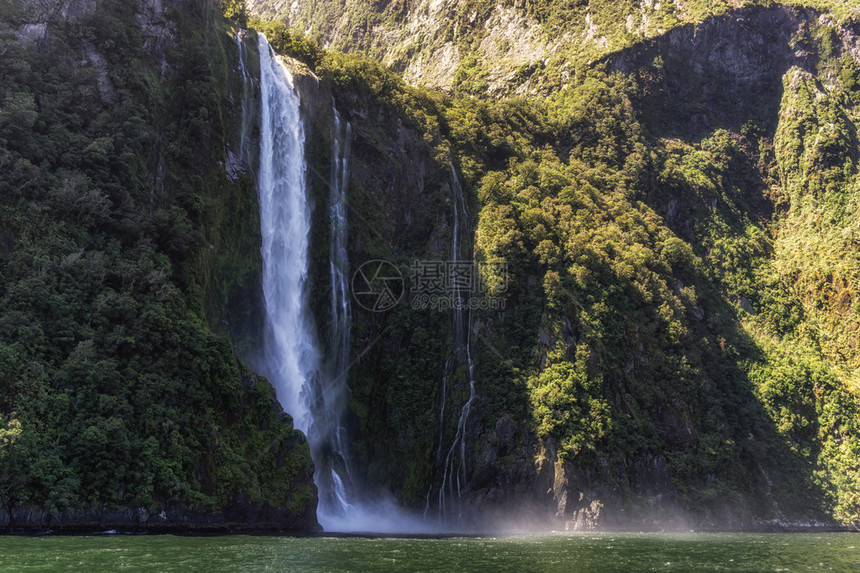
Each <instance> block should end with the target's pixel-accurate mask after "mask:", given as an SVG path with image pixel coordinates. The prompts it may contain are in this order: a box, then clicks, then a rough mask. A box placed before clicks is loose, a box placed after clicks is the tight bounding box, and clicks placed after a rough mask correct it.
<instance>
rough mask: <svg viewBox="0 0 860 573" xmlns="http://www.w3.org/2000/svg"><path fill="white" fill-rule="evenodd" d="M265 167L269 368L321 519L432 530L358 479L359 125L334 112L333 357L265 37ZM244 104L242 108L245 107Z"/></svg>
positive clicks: (297, 123)
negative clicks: (355, 177)
mask: <svg viewBox="0 0 860 573" xmlns="http://www.w3.org/2000/svg"><path fill="white" fill-rule="evenodd" d="M258 42H259V51H260V96H261V105H260V166H259V170H258V177H257V182H258V193H259V202H260V224H261V230H262V236H263V248H262V258H263V295H264V300H265V305H266V315H267V316H266V332H265V335H264V354H265V356H264V357H263V360H262V362H263V363H262V365H261V367H260V369H261V371H262V372H261V373H262V374H264V375H266V376H267V377H268V378H269V380H270V382H271V383H272V384H273V385H274V387H275V389H276V391H277V395H278V400H279V401H280V402H281V406H283V408H284V410H285V411H287V412H288V413H290V414H292V416H293V419H294V420H295V426H296V428H298V429H300V430H302V431H304V432H305V433H306V434H307V436H308V442H309V443H310V447H311V456H312V458H313V460H314V466H315V472H314V482H315V483H316V485H317V488H318V491H319V506H318V508H317V515H318V518H319V520H320V523H321V525H322V526H323V527H324V528H325V529H326V530H327V531H364V532H379V533H419V532H426V531H427V526H426V524H425V523H424V522H423V521H421V520H419V519H417V518H414V517H412V516H409V515H406V514H404V513H403V511H402V510H401V509H400V508H399V507H398V506H397V503H396V501H395V500H394V499H393V497H392V496H391V495H390V494H387V493H386V492H384V491H375V492H373V493H368V492H365V491H361V490H359V487H358V486H357V485H356V484H355V483H354V480H353V479H352V477H351V475H350V474H351V472H350V470H349V467H350V456H349V440H348V436H347V435H346V430H345V429H344V427H343V417H344V414H345V412H346V407H347V398H348V385H347V371H348V368H349V358H350V324H351V308H350V294H349V292H348V282H347V281H348V278H349V277H348V275H349V261H348V259H347V249H346V245H347V201H346V191H347V179H348V177H347V176H348V162H349V147H350V138H351V128H350V126H349V124H348V123H346V122H343V121H342V120H341V118H340V116H339V114H338V113H337V111H336V110H335V111H334V134H333V138H332V141H333V148H332V171H331V175H330V185H331V190H330V196H329V199H330V221H331V251H330V270H331V290H332V292H331V297H332V303H331V329H330V332H329V343H328V345H327V348H328V353H327V359H326V360H322V357H321V355H320V352H319V351H318V345H317V339H316V336H315V332H316V329H315V328H314V324H313V318H312V315H311V310H310V308H309V305H308V296H307V288H308V237H309V233H310V225H311V218H310V205H309V204H308V200H307V181H306V164H305V156H304V151H305V150H304V146H305V136H304V129H303V124H302V118H301V115H300V103H301V102H300V99H299V96H298V94H297V93H296V90H295V88H294V86H293V80H292V76H291V75H290V73H289V71H288V70H287V69H286V68H285V67H284V65H283V64H282V63H281V61H280V60H279V59H278V58H277V57H276V56H275V54H274V52H273V51H272V49H271V47H270V46H269V43H268V42H267V41H266V38H265V37H264V36H263V35H262V34H259V38H258ZM243 109H244V107H243Z"/></svg>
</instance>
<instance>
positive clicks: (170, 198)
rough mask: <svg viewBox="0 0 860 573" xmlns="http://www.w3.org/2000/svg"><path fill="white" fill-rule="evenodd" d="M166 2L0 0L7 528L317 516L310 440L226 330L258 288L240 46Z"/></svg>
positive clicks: (2, 428)
mask: <svg viewBox="0 0 860 573" xmlns="http://www.w3.org/2000/svg"><path fill="white" fill-rule="evenodd" d="M160 6H161V5H160V3H159V4H158V5H157V6H156V5H152V4H151V3H145V2H141V3H135V2H64V3H57V2H54V3H51V2H31V1H23V0H18V1H13V2H4V3H3V4H2V6H0V54H2V56H0V198H2V202H0V243H2V250H0V517H2V519H0V526H3V527H5V526H7V525H11V526H12V527H16V526H17V527H22V526H23V527H26V526H28V525H30V526H34V527H40V526H49V525H52V526H53V527H54V528H62V527H74V526H75V523H78V524H79V525H81V526H83V527H98V523H99V522H100V520H101V521H102V522H105V521H107V522H108V523H115V522H119V523H124V522H125V523H126V524H127V522H130V521H131V522H140V526H141V527H145V526H147V522H148V524H149V525H150V526H165V527H166V526H169V525H170V524H172V523H175V524H179V525H183V524H185V525H187V524H188V523H189V522H194V521H200V522H210V523H211V524H215V525H217V522H219V521H221V522H230V523H233V525H234V526H238V527H242V526H247V527H255V526H257V527H289V528H300V529H311V528H314V527H316V520H315V517H314V516H315V503H316V494H315V488H314V486H313V483H312V482H311V475H312V466H311V462H310V457H309V454H308V447H307V442H306V441H305V439H304V437H303V436H302V435H301V434H300V433H298V432H295V431H294V430H293V428H292V422H291V420H290V419H289V417H288V416H285V415H284V414H283V412H282V410H281V409H280V407H279V405H278V404H277V402H276V401H275V398H274V393H273V391H272V388H271V386H269V384H268V383H267V382H266V381H265V380H263V379H260V378H258V377H257V376H256V375H255V374H253V373H252V372H251V371H250V370H249V369H248V368H247V367H246V366H244V364H243V363H242V362H241V361H240V360H239V359H238V358H237V356H236V354H235V353H234V350H233V348H232V346H231V343H230V341H229V339H228V338H227V337H226V336H225V334H226V331H227V328H226V327H225V326H224V325H225V324H227V323H228V318H230V319H231V320H235V321H239V319H241V318H242V317H243V316H244V315H251V314H252V313H253V308H252V306H253V305H248V304H243V303H242V302H241V301H242V300H248V299H249V298H250V299H253V298H254V297H253V296H251V297H249V296H248V295H247V294H246V293H248V292H251V293H253V292H255V291H256V290H258V289H259V279H258V276H259V268H258V266H255V264H254V261H256V253H257V252H258V251H259V240H260V239H259V216H258V211H257V205H256V200H255V195H254V182H253V180H252V179H251V178H250V177H249V176H248V175H246V174H234V176H233V177H232V178H231V177H228V174H227V173H226V172H225V168H224V150H225V147H226V146H228V145H232V143H233V142H232V138H233V135H232V134H235V133H236V131H237V127H236V125H234V124H233V122H234V120H233V118H232V116H231V114H230V112H229V109H230V107H231V106H232V101H234V96H233V95H232V94H231V90H235V89H237V85H236V79H235V78H234V77H233V75H232V73H231V70H232V67H233V63H232V62H233V61H234V60H235V57H236V54H235V45H234V43H233V40H232V39H231V38H230V37H229V36H228V35H227V34H226V32H227V31H228V30H227V28H226V23H225V21H224V20H223V18H222V15H221V13H220V11H219V10H218V7H217V6H216V4H215V3H213V2H206V1H192V0H189V1H186V2H178V3H174V5H172V7H170V8H165V9H164V11H162V10H161V8H160ZM249 253H250V255H249ZM227 309H229V311H228V310H227ZM228 314H229V315H230V316H229V317H228ZM233 317H235V318H233ZM129 508H130V510H131V511H129ZM138 508H140V509H138ZM129 515H131V518H130V517H129ZM10 518H11V523H10Z"/></svg>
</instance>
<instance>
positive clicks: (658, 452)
mask: <svg viewBox="0 0 860 573" xmlns="http://www.w3.org/2000/svg"><path fill="white" fill-rule="evenodd" d="M705 4H707V5H708V6H710V7H711V8H709V9H708V10H707V11H706V12H703V13H701V14H699V13H695V14H693V12H690V14H693V16H694V17H692V16H691V18H692V21H700V20H701V19H703V18H704V17H705V16H708V15H711V14H723V13H726V14H727V15H725V16H723V17H719V18H712V19H710V20H708V21H707V22H705V23H703V24H702V26H701V27H700V29H699V30H698V33H696V32H695V31H693V30H692V29H686V28H683V27H680V28H678V29H677V30H673V31H671V32H669V33H668V34H667V35H666V36H665V37H661V38H657V39H655V40H654V41H653V42H644V43H642V44H638V43H636V38H627V39H624V38H623V37H622V35H620V34H619V35H618V36H617V37H618V38H621V39H622V40H623V41H620V42H619V43H611V44H610V47H614V48H619V47H623V46H627V47H628V48H627V49H625V50H622V51H621V52H618V53H616V54H613V55H610V56H608V57H606V58H605V61H603V63H600V64H588V63H587V61H583V60H579V59H578V60H573V61H570V65H571V66H573V67H574V68H576V70H577V71H576V73H575V74H566V72H564V70H563V69H562V68H561V67H560V66H561V64H562V62H555V63H552V62H550V63H549V64H546V65H545V66H542V67H540V70H541V73H542V74H544V76H545V77H547V78H550V77H556V78H561V77H562V75H564V74H566V75H565V76H564V77H565V79H564V80H563V81H558V82H556V83H554V84H553V85H555V86H556V88H555V89H553V90H551V92H550V93H549V94H548V95H547V96H545V97H514V98H505V99H488V98H482V97H475V95H479V94H481V93H483V92H484V91H486V86H485V85H484V86H482V85H481V83H480V80H481V78H480V73H479V72H480V71H481V64H480V63H479V62H478V60H471V63H469V62H468V61H466V60H464V61H465V62H466V65H468V66H472V68H470V69H469V70H468V71H467V72H466V73H462V74H460V75H455V82H454V84H455V85H454V89H453V90H452V93H451V94H450V95H443V94H441V93H438V92H434V91H429V90H427V89H424V88H420V87H409V86H407V85H406V84H405V83H404V82H403V81H402V80H400V79H399V78H398V77H397V76H395V75H394V74H392V73H391V72H388V71H386V70H385V69H384V68H383V67H382V66H381V65H380V64H379V63H377V62H373V61H371V60H369V59H367V58H366V57H363V56H357V55H342V54H337V53H334V52H324V53H323V54H322V55H319V54H317V53H316V52H314V60H313V62H308V63H309V64H312V65H313V66H314V67H315V69H316V71H317V73H318V75H319V76H320V78H321V79H322V81H323V82H324V83H326V84H328V85H330V86H331V89H332V92H333V93H334V95H335V98H336V101H337V105H338V107H339V109H340V110H341V112H342V113H344V114H346V115H347V117H348V118H349V119H350V120H351V121H352V123H353V128H354V130H355V141H354V151H353V158H352V160H351V161H352V163H351V165H352V166H351V170H352V175H351V187H350V202H351V213H352V216H353V217H355V218H358V219H359V220H360V222H357V223H352V226H351V229H350V234H351V236H352V237H353V238H354V240H353V241H352V244H353V247H352V252H351V253H350V257H351V260H352V261H354V263H353V264H360V263H361V262H362V261H364V260H368V259H374V258H383V259H387V260H392V261H393V262H395V263H396V264H398V265H400V268H401V270H402V271H403V274H404V276H408V275H409V264H410V262H411V261H412V260H415V259H425V260H426V259H433V258H436V259H446V258H447V256H448V253H447V245H448V244H449V243H448V241H449V236H450V235H449V234H450V224H451V219H450V217H451V215H450V212H451V208H452V205H451V203H450V201H451V199H450V192H451V191H450V186H451V184H452V182H451V180H450V174H449V172H448V163H449V162H453V163H454V165H455V167H456V168H457V171H458V172H459V173H460V175H461V176H462V179H463V182H464V184H465V187H466V188H467V189H468V191H469V193H470V195H471V197H472V199H471V201H472V209H471V210H472V212H473V213H474V215H473V221H472V223H473V225H474V249H475V258H476V260H477V261H496V260H504V261H506V262H507V265H508V272H509V275H510V276H509V277H508V280H507V281H506V289H504V290H503V291H500V292H492V286H491V292H490V293H489V294H495V295H498V296H502V297H504V298H505V300H506V306H505V309H504V311H499V310H479V311H476V312H475V313H474V314H473V333H474V336H473V348H474V353H475V356H476V360H477V371H478V388H479V400H478V403H477V404H476V406H475V407H474V408H473V409H472V414H471V418H470V421H469V431H470V436H471V438H470V441H469V451H468V453H467V460H468V461H467V467H468V468H469V478H468V486H467V487H466V491H467V492H468V493H467V494H466V498H465V499H466V500H467V503H471V504H473V506H472V507H473V508H477V509H478V510H479V511H480V510H482V509H486V508H487V505H492V504H493V503H499V502H498V501H496V502H493V501H491V500H492V499H496V500H498V499H499V497H498V496H499V494H498V492H500V491H501V492H504V495H505V499H507V500H509V501H512V500H517V501H523V502H526V503H531V504H532V505H533V506H534V505H540V504H545V505H546V506H552V509H551V510H549V511H551V512H552V513H555V512H556V510H557V511H558V513H556V517H561V518H563V519H565V518H566V519H572V518H573V516H574V514H576V513H577V512H579V511H580V510H586V509H587V508H588V507H589V506H590V504H592V502H594V501H598V502H600V503H602V504H607V505H608V506H611V507H608V508H607V509H611V510H613V511H615V515H616V516H618V515H621V514H619V512H624V511H627V512H629V513H627V515H631V516H632V515H636V511H637V510H638V511H639V512H640V513H639V514H638V515H640V516H642V515H645V516H646V519H649V518H648V517H647V516H648V515H649V512H650V515H651V517H650V519H659V516H660V515H667V514H665V513H661V512H662V511H663V510H662V509H661V508H660V507H659V506H660V503H665V502H666V500H667V499H671V500H673V502H672V503H678V504H679V505H680V507H681V508H683V509H684V510H685V511H686V512H687V513H688V514H692V515H694V516H697V517H698V518H700V519H701V520H702V522H703V523H715V522H717V521H718V520H720V519H722V520H724V521H723V522H724V523H736V524H742V523H746V524H750V523H754V522H756V521H757V520H763V519H765V520H766V519H784V518H788V519H798V518H820V517H822V516H831V517H833V518H835V519H836V520H837V521H839V522H842V523H857V522H858V520H860V427H858V426H860V384H858V379H857V372H858V371H860V370H858V368H860V364H858V360H860V342H858V336H860V317H858V315H857V312H858V311H857V304H856V302H855V300H856V288H857V286H856V285H857V273H858V270H857V269H858V268H860V267H858V264H860V258H858V256H859V255H858V252H860V249H858V246H860V245H858V240H857V231H856V229H857V223H858V197H860V193H858V188H857V181H858V173H857V165H856V162H857V160H858V155H860V153H858V142H857V139H856V127H855V125H856V123H855V122H856V121H857V118H858V117H860V116H858V112H860V107H858V105H860V99H858V95H857V94H858V87H857V86H858V72H857V65H858V64H857V63H856V61H855V60H854V59H853V58H854V55H853V54H854V52H852V51H851V50H852V46H853V44H852V42H853V41H854V40H852V38H856V35H854V33H853V32H852V30H853V29H854V26H855V24H854V23H853V20H852V19H851V18H853V16H852V15H851V14H852V13H851V12H850V10H849V8H850V6H849V4H848V3H845V4H839V5H838V6H835V7H834V9H835V11H834V13H833V15H832V16H830V17H822V18H819V15H818V14H816V13H814V12H807V11H804V10H795V9H792V8H784V7H781V6H778V5H772V4H770V3H768V5H767V6H766V7H763V8H751V9H748V10H747V11H740V12H737V13H736V14H735V13H729V12H728V5H727V4H726V5H722V4H720V3H695V2H690V3H685V5H687V6H688V8H689V10H692V9H693V8H695V7H696V6H705ZM797 4H802V3H797ZM333 5H334V4H331V5H329V4H325V6H333ZM616 5H617V3H616ZM805 5H809V3H805ZM617 6H619V8H618V9H620V6H621V5H617ZM599 7H604V8H606V9H607V10H609V9H610V8H609V3H605V4H603V3H594V2H592V3H591V8H590V9H592V10H594V11H595V13H597V12H596V10H597V9H598V8H599ZM819 7H823V8H827V7H830V4H828V5H827V6H819ZM367 9H368V10H370V8H367ZM535 9H538V8H535ZM655 9H656V8H655ZM662 10H664V11H665V10H671V5H670V7H669V8H665V7H664V8H662ZM538 11H539V10H538ZM300 13H301V12H300ZM547 13H548V14H549V12H547ZM601 17H602V16H601ZM668 17H669V16H668V15H667V18H668ZM595 18H598V16H595ZM613 18H614V17H613ZM479 20H480V19H479ZM740 20H743V21H744V22H743V23H740ZM612 21H613V22H617V21H618V19H617V18H614V19H613V20H612ZM559 22H560V20H559ZM622 22H623V20H622ZM551 24H552V22H551V21H549V20H548V25H551ZM559 25H561V24H559ZM674 25H675V24H672V23H668V24H666V26H667V27H670V26H674ZM762 43H765V44H766V45H768V46H769V47H770V48H769V49H768V50H767V51H766V52H765V55H763V56H761V57H759V54H761V47H760V46H761V45H762ZM728 44H731V47H730V48H731V49H729V47H727V46H728ZM687 46H690V47H687ZM472 48H474V45H473V46H472ZM685 50H688V51H685ZM697 50H698V51H697ZM288 51H289V50H288ZM371 53H372V54H373V53H374V52H373V51H371ZM715 54H716V55H715ZM291 55H294V56H296V57H299V58H302V57H303V56H302V53H301V51H295V50H294V51H293V52H291ZM376 55H377V56H379V54H376ZM586 60H587V58H586ZM306 61H307V59H306ZM457 78H459V79H457ZM518 81H523V82H525V81H527V78H526V77H521V78H519V79H518ZM547 85H549V84H547ZM470 86H471V87H470ZM515 87H516V86H515ZM404 133H408V134H410V135H408V136H405V135H404ZM404 137H407V139H404ZM408 138H413V139H408ZM420 140H423V141H420ZM405 142H406V143H405ZM398 149H399V150H401V151H403V152H404V153H406V156H405V157H404V156H399V155H397V153H398ZM416 155H417V156H419V157H420V158H421V159H420V161H419V162H418V163H416ZM380 160H381V162H380ZM404 162H408V164H406V165H404ZM379 165H389V166H390V167H388V168H386V169H385V170H383V173H379V170H378V169H377V167H378V166H379ZM410 168H411V169H415V170H417V171H418V172H420V173H422V174H423V175H422V177H423V178H422V179H420V180H419V181H417V182H415V181H413V180H412V179H409V177H408V176H407V175H406V174H405V173H404V171H408V169H410ZM382 190H386V191H382ZM433 204H435V205H437V206H438V208H440V209H442V212H441V213H440V212H438V211H427V210H426V209H425V208H423V207H424V206H426V205H433ZM440 218H441V219H442V220H441V221H440ZM405 220H408V224H405ZM368 222H370V223H368ZM416 228H420V229H424V231H423V232H422V233H414V232H413V231H414V229H416ZM446 237H448V238H446ZM484 278H485V279H486V280H487V284H489V285H497V286H498V285H500V284H502V283H503V281H502V280H501V277H498V276H485V277H484ZM410 302H412V301H411V300H410V299H408V297H407V300H406V302H405V303H403V305H402V306H400V307H398V308H397V309H396V310H395V311H392V312H391V313H389V314H387V315H382V316H380V315H377V314H372V313H362V312H360V311H359V312H358V313H357V316H356V322H355V325H354V328H355V333H356V337H355V339H356V340H355V346H356V350H355V352H357V353H358V352H361V360H360V362H359V363H358V364H357V365H356V366H355V367H354V368H353V370H352V371H351V374H350V376H351V379H350V384H351V389H352V391H353V404H352V414H353V416H354V420H353V429H354V430H355V432H356V436H357V438H356V453H357V455H358V457H359V458H360V461H361V466H362V467H363V468H365V470H364V471H365V477H366V478H367V479H368V480H369V481H370V482H372V483H380V484H383V485H385V486H387V487H388V488H390V489H391V490H392V491H394V492H395V493H396V494H398V495H399V496H400V498H401V500H402V501H403V502H404V503H405V504H406V505H410V506H413V507H416V508H422V509H423V508H424V507H425V503H426V502H427V499H429V498H428V497H427V496H428V492H432V491H433V483H434V480H435V479H437V476H438V475H439V471H440V470H439V465H440V463H442V462H443V461H444V460H442V461H440V457H439V453H438V452H440V451H442V452H443V458H444V450H445V449H446V448H448V447H449V445H450V444H451V440H452V439H453V435H454V431H455V429H456V424H457V415H458V413H459V408H460V407H461V406H462V404H463V403H464V402H465V399H466V397H467V396H468V384H467V381H466V376H465V372H462V371H459V372H454V373H452V374H451V376H449V377H447V379H446V384H447V386H446V391H447V394H446V399H445V400H444V401H442V400H441V382H442V380H443V377H444V376H445V360H446V359H447V357H449V356H450V355H451V352H452V349H451V342H450V341H451V324H450V313H443V312H438V311H435V312H429V311H421V310H414V309H411V308H408V306H409V303H410ZM440 418H441V422H440ZM440 423H441V427H440ZM392 430H393V431H392ZM406 456H409V459H414V460H415V461H414V462H412V463H409V464H403V463H402V460H403V459H404V458H405V457H406ZM556 461H557V462H560V464H559V465H555V466H554V465H553V464H554V463H555V462H556ZM559 484H561V485H559ZM547 488H549V489H550V490H551V495H550V496H549V497H547V496H546V495H545V494H544V492H545V491H547ZM494 492H495V493H494ZM562 494H564V495H562ZM577 495H578V496H579V500H578V501H572V500H573V499H575V497H576V496H577ZM494 496H495V497H494ZM565 498H566V500H567V501H564V500H565ZM659 498H663V502H655V499H659ZM649 508H650V509H649ZM669 517H671V516H670V515H669ZM621 522H623V521H619V522H618V523H621Z"/></svg>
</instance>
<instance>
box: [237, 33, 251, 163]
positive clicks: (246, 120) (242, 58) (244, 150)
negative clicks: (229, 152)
mask: <svg viewBox="0 0 860 573" xmlns="http://www.w3.org/2000/svg"><path fill="white" fill-rule="evenodd" d="M236 47H237V48H238V49H239V73H240V74H241V75H242V123H241V125H240V127H239V130H240V131H239V160H240V161H241V162H242V164H244V165H245V166H246V167H249V168H250V166H251V147H250V142H251V126H252V125H253V124H252V122H253V121H254V119H255V113H254V112H255V109H254V103H253V95H254V80H253V79H252V77H251V74H250V73H249V71H248V49H247V48H246V47H245V30H239V32H237V33H236Z"/></svg>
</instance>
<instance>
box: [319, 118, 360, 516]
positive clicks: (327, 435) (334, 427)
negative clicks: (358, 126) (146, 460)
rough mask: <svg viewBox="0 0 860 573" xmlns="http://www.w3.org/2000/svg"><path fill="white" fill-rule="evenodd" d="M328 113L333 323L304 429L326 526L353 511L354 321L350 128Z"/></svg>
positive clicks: (320, 510)
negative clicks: (350, 382) (350, 379)
mask: <svg viewBox="0 0 860 573" xmlns="http://www.w3.org/2000/svg"><path fill="white" fill-rule="evenodd" d="M332 114H333V117H334V122H333V133H332V155H331V174H330V176H329V221H330V229H329V230H330V233H331V234H330V241H331V243H330V248H329V273H330V277H331V309H330V320H331V327H330V331H329V344H328V359H327V360H326V364H325V365H324V368H323V372H322V373H323V375H322V376H321V377H320V384H319V386H318V387H317V388H315V390H316V391H315V393H314V401H313V404H312V405H311V414H312V416H313V423H312V424H311V427H310V430H309V433H308V439H309V441H310V443H311V453H312V454H313V457H314V464H315V467H316V472H315V473H316V475H315V481H316V483H317V488H318V490H319V498H320V503H319V508H318V510H317V514H318V517H319V520H320V523H321V524H322V525H323V527H325V528H326V529H330V528H338V527H340V526H341V524H342V523H343V521H344V520H345V519H347V518H349V517H350V516H351V515H352V514H354V513H355V512H356V511H357V508H355V507H354V506H353V502H354V500H355V498H356V492H355V486H354V484H353V483H352V478H351V475H350V461H351V460H350V456H349V453H348V447H349V444H348V440H347V437H346V430H345V429H344V427H343V418H344V415H345V413H346V408H347V399H348V387H347V370H348V368H349V354H350V328H351V323H352V309H351V305H350V292H349V279H348V274H349V259H348V257H347V250H346V239H347V217H346V209H347V204H346V188H347V182H348V180H349V149H350V140H351V137H352V128H351V127H350V125H349V123H348V122H343V121H341V117H340V114H339V113H338V112H337V109H334V106H332Z"/></svg>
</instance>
